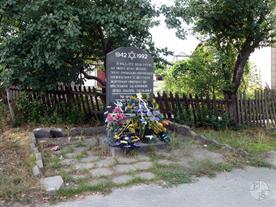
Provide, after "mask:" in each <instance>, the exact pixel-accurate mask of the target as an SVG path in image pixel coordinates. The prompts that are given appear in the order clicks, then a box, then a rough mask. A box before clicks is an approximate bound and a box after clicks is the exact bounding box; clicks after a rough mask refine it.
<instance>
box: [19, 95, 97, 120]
mask: <svg viewBox="0 0 276 207" xmlns="http://www.w3.org/2000/svg"><path fill="white" fill-rule="evenodd" d="M63 109H64V110H63ZM15 111H16V122H17V124H18V125H20V124H21V123H26V122H27V123H43V124H84V123H91V122H92V121H93V120H89V119H88V118H87V117H86V116H85V114H84V113H83V112H81V111H79V109H78V108H76V107H75V106H74V105H73V104H72V105H70V104H66V105H65V104H57V105H56V106H55V107H51V108H49V107H46V106H45V105H44V104H43V103H41V102H39V101H37V100H34V99H32V97H29V95H28V94H27V93H21V94H20V95H19V96H18V97H17V98H16V103H15Z"/></svg>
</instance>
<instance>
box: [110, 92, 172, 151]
mask: <svg viewBox="0 0 276 207" xmlns="http://www.w3.org/2000/svg"><path fill="white" fill-rule="evenodd" d="M115 105H116V106H115V108H114V109H113V111H112V113H108V115H107V117H106V124H107V130H108V131H109V132H111V133H110V134H111V136H112V137H111V138H112V139H113V146H117V147H123V148H136V147H139V143H140V142H141V141H142V142H151V141H152V140H153V139H154V138H159V139H160V140H161V141H164V142H166V143H169V142H170V137H169V135H168V133H167V130H166V126H167V125H168V122H167V121H166V120H164V117H163V115H162V114H161V113H160V111H159V110H158V105H157V104H156V103H155V102H150V101H148V99H147V98H144V97H142V95H141V94H137V95H136V96H133V97H131V98H130V99H129V100H127V101H126V102H125V103H120V102H117V103H116V104H115Z"/></svg>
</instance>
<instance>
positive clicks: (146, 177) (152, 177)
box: [135, 172, 155, 180]
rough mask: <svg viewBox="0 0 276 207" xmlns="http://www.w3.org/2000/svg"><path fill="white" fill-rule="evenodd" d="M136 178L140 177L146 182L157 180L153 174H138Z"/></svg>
mask: <svg viewBox="0 0 276 207" xmlns="http://www.w3.org/2000/svg"><path fill="white" fill-rule="evenodd" d="M135 177H140V178H142V179H145V180H151V179H154V178H155V175H154V174H153V173H151V172H141V173H138V174H136V175H135Z"/></svg>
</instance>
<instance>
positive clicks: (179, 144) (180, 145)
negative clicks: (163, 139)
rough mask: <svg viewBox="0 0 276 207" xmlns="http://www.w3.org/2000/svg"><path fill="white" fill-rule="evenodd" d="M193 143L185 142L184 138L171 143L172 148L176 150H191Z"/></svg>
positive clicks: (178, 138) (175, 139)
mask: <svg viewBox="0 0 276 207" xmlns="http://www.w3.org/2000/svg"><path fill="white" fill-rule="evenodd" d="M192 143H193V141H192V140H187V139H186V140H185V138H184V137H181V138H180V137H177V138H174V139H172V141H171V143H170V147H171V148H172V149H173V150H174V149H189V148H190V146H191V145H192Z"/></svg>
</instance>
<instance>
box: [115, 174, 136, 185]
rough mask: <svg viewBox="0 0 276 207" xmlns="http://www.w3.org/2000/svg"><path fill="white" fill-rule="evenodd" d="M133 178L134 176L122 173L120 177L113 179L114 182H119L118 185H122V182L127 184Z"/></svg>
mask: <svg viewBox="0 0 276 207" xmlns="http://www.w3.org/2000/svg"><path fill="white" fill-rule="evenodd" d="M132 179H133V177H132V176H129V175H121V176H119V177H115V178H113V179H112V182H113V183H115V184H118V185H121V184H125V183H128V182H129V181H131V180H132Z"/></svg>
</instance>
